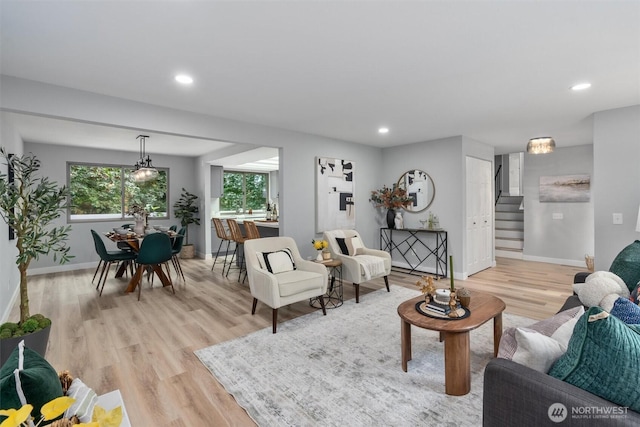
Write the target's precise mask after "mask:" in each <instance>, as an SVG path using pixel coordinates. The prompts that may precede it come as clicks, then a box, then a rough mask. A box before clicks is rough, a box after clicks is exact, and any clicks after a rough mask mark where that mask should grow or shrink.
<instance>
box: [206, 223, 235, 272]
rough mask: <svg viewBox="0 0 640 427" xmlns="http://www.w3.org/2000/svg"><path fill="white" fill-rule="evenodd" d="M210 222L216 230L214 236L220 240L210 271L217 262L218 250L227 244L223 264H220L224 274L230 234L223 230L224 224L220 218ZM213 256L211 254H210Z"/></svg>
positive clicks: (230, 239)
mask: <svg viewBox="0 0 640 427" xmlns="http://www.w3.org/2000/svg"><path fill="white" fill-rule="evenodd" d="M211 222H212V223H213V227H214V228H215V230H216V236H218V239H220V244H219V245H218V251H217V252H216V257H215V258H214V259H213V265H212V266H211V271H213V268H214V267H215V266H216V262H217V261H218V257H219V256H220V250H221V249H222V244H223V243H224V242H227V249H225V252H224V262H223V264H222V273H223V274H224V269H225V268H226V266H227V254H228V253H229V245H231V242H232V241H233V239H232V238H231V234H230V233H227V230H226V229H225V228H224V224H223V223H222V220H221V219H220V218H211ZM211 255H213V253H211Z"/></svg>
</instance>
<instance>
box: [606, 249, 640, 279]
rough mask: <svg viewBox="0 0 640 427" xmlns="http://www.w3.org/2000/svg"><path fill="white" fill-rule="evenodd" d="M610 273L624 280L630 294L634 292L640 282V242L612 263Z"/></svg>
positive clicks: (624, 250) (621, 252)
mask: <svg viewBox="0 0 640 427" xmlns="http://www.w3.org/2000/svg"><path fill="white" fill-rule="evenodd" d="M609 271H610V272H612V273H615V274H616V275H617V276H618V277H620V278H621V279H622V280H624V283H625V284H626V285H627V288H629V292H631V291H633V289H634V288H635V287H636V285H637V284H638V282H640V240H636V241H635V242H633V243H631V244H630V245H629V246H627V247H626V248H624V249H623V250H622V251H620V253H619V254H618V255H617V256H616V258H615V259H614V260H613V262H612V263H611V267H610V268H609Z"/></svg>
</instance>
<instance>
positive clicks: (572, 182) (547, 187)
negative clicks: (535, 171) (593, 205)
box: [540, 174, 591, 202]
mask: <svg viewBox="0 0 640 427" xmlns="http://www.w3.org/2000/svg"><path fill="white" fill-rule="evenodd" d="M590 198H591V177H590V176H589V175H588V174H580V175H559V176H541V177H540V201H541V202H588V201H589V200H590Z"/></svg>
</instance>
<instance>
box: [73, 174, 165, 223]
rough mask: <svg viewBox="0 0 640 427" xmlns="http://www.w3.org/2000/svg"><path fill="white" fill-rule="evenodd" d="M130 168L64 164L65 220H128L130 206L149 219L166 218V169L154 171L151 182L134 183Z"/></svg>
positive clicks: (129, 217)
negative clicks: (68, 200) (142, 210)
mask: <svg viewBox="0 0 640 427" xmlns="http://www.w3.org/2000/svg"><path fill="white" fill-rule="evenodd" d="M132 172H133V168H131V167H130V166H118V165H98V164H86V163H67V186H68V187H69V192H70V194H71V203H70V204H71V208H70V209H69V216H68V220H69V221H70V222H71V221H103V220H104V221H107V220H130V219H131V216H130V215H127V212H129V211H130V209H131V206H133V205H138V206H142V207H144V208H145V209H146V211H147V212H149V217H150V218H153V217H155V218H168V217H169V210H168V209H167V207H168V205H167V204H168V201H169V185H168V182H169V169H166V168H158V173H159V174H158V178H157V179H156V180H155V181H149V182H142V183H140V182H135V181H134V180H133V177H132Z"/></svg>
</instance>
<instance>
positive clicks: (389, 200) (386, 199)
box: [369, 184, 413, 228]
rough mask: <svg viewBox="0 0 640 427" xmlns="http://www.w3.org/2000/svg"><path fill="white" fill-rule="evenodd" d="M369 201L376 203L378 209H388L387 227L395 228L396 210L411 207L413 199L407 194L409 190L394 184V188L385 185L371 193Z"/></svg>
mask: <svg viewBox="0 0 640 427" xmlns="http://www.w3.org/2000/svg"><path fill="white" fill-rule="evenodd" d="M369 201H370V202H373V203H375V205H376V208H382V207H384V208H386V209H387V226H388V227H389V228H395V221H394V220H395V216H396V213H395V209H398V208H402V207H407V206H409V205H411V204H412V203H413V198H412V197H411V196H409V195H408V194H407V190H405V189H404V188H401V187H399V186H398V185H396V184H394V185H393V188H389V187H387V186H386V185H383V186H382V188H381V189H379V190H373V191H371V198H370V199H369Z"/></svg>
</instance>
